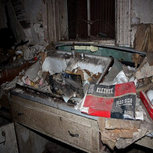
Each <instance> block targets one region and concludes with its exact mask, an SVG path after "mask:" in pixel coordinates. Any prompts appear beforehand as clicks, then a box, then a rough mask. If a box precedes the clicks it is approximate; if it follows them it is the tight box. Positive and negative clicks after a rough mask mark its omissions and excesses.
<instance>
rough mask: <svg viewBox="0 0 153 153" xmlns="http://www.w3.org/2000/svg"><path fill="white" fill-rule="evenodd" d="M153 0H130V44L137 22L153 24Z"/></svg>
mask: <svg viewBox="0 0 153 153" xmlns="http://www.w3.org/2000/svg"><path fill="white" fill-rule="evenodd" d="M152 14H153V1H152V0H132V4H131V44H132V46H133V41H134V36H135V33H136V31H137V26H138V25H139V24H149V23H151V24H153V15H152Z"/></svg>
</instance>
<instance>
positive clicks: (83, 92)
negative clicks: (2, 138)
mask: <svg viewBox="0 0 153 153" xmlns="http://www.w3.org/2000/svg"><path fill="white" fill-rule="evenodd" d="M14 53H15V54H13V55H15V57H13V59H14V60H13V61H12V64H10V63H9V64H7V65H5V66H3V67H2V68H1V70H2V69H10V68H14V67H16V66H17V67H18V66H20V65H24V64H25V63H27V62H28V63H30V66H29V67H28V69H24V67H23V69H22V70H20V72H18V75H17V76H16V77H15V78H14V79H13V80H12V81H11V82H5V83H3V84H2V85H1V88H2V90H3V91H6V90H7V91H8V90H11V89H14V88H16V86H20V87H28V88H31V89H34V90H35V91H36V92H37V91H39V92H43V93H50V95H51V96H52V97H54V98H60V99H61V98H62V99H63V103H65V102H66V103H68V102H72V103H73V104H74V109H76V110H78V111H81V112H82V113H86V114H88V115H93V116H98V117H106V118H116V119H130V120H133V121H134V122H135V123H134V124H133V123H131V122H128V123H127V124H128V125H132V128H130V129H129V128H128V127H123V129H122V128H121V127H120V128H118V127H114V128H111V129H109V128H110V125H109V126H108V127H106V126H107V124H106V120H105V121H101V120H100V119H99V121H98V122H99V124H102V123H101V122H105V127H103V128H102V127H101V126H100V131H101V133H102V135H103V136H102V138H101V139H102V141H103V142H104V143H106V144H107V145H108V146H109V147H110V148H112V149H113V148H114V147H115V146H118V148H123V146H124V147H126V145H127V143H128V142H129V141H130V143H132V142H134V141H136V140H138V139H139V138H140V137H142V136H144V135H146V134H147V133H149V132H151V126H150V127H149V130H145V131H144V130H143V129H145V125H143V126H142V127H141V121H143V122H145V123H147V124H151V122H152V120H151V118H152V119H153V66H152V65H150V64H149V62H148V58H147V57H145V58H143V61H142V62H141V64H140V65H139V67H131V66H129V65H125V64H122V62H121V61H119V60H118V59H115V58H113V60H112V61H111V62H112V63H111V62H110V63H111V64H110V63H107V66H108V67H107V71H104V67H102V68H101V67H100V66H97V65H94V66H93V64H90V62H91V60H90V59H88V58H86V57H85V56H84V58H81V56H80V55H79V54H78V55H75V56H74V54H77V53H73V54H71V53H68V52H67V53H61V54H60V53H58V56H59V57H57V54H56V50H52V51H48V50H47V49H46V47H45V46H39V45H35V46H31V47H28V46H26V45H24V46H22V47H20V48H18V49H17V51H15V52H14ZM85 59H87V61H88V64H89V65H88V66H87V65H86V63H85V62H84V61H85ZM91 59H92V58H91ZM111 59H112V58H111ZM93 61H94V62H95V61H96V62H97V63H99V62H100V61H98V60H97V59H93ZM79 62H80V63H81V64H80V63H79ZM3 63H4V62H3ZM79 64H80V65H79ZM99 65H102V63H100V64H99ZM91 67H92V69H91ZM143 103H144V105H143ZM143 106H145V107H146V108H147V110H146V109H145V107H143ZM148 113H149V115H150V116H148ZM137 120H139V121H138V122H139V123H137ZM112 122H113V121H112ZM107 123H108V121H107ZM135 124H136V127H135ZM112 126H113V125H112ZM131 129H132V132H131ZM139 130H140V131H141V134H142V135H139V136H138V135H137V133H138V132H139ZM142 131H143V132H142ZM133 136H134V137H133ZM131 138H133V139H132V140H131ZM118 140H119V141H118ZM121 140H124V143H123V141H122V144H121V143H120V141H121Z"/></svg>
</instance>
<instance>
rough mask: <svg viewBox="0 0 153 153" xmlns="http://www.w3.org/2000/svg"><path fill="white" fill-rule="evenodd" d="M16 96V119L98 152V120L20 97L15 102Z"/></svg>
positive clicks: (85, 148) (74, 144) (45, 132)
mask: <svg viewBox="0 0 153 153" xmlns="http://www.w3.org/2000/svg"><path fill="white" fill-rule="evenodd" d="M14 98H15V97H14ZM14 98H13V102H12V103H11V110H12V115H13V118H14V120H15V121H17V122H19V123H21V124H23V125H26V126H28V127H30V128H32V129H34V130H36V131H39V132H41V133H43V134H45V135H48V136H51V137H53V138H55V139H57V140H60V141H62V142H65V143H67V144H69V145H72V146H74V147H77V148H79V149H82V150H84V151H88V152H90V151H91V152H98V150H99V131H98V130H97V126H95V125H96V124H95V123H96V121H94V120H91V119H87V118H83V117H80V116H77V115H74V114H71V113H67V112H64V111H60V110H57V109H55V108H51V107H48V106H44V105H42V104H38V103H35V102H32V101H31V102H30V101H29V100H27V101H26V100H25V99H22V98H19V97H17V98H15V99H16V101H17V102H14V101H15V99H14ZM17 99H18V100H17ZM92 122H93V123H92ZM92 125H93V126H92Z"/></svg>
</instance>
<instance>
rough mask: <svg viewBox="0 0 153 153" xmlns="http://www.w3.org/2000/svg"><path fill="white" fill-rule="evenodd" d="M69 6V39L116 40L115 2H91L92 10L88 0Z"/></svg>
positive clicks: (72, 1)
mask: <svg viewBox="0 0 153 153" xmlns="http://www.w3.org/2000/svg"><path fill="white" fill-rule="evenodd" d="M67 5H68V29H67V30H68V37H69V39H87V38H92V39H93V38H94V39H115V0H107V1H106V0H89V6H90V7H89V8H90V9H87V5H88V2H87V0H68V1H67ZM88 16H90V17H88ZM88 19H89V20H88ZM89 25H90V26H89Z"/></svg>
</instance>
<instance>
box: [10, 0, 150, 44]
mask: <svg viewBox="0 0 153 153" xmlns="http://www.w3.org/2000/svg"><path fill="white" fill-rule="evenodd" d="M21 1H22V4H23V6H24V8H25V11H26V15H27V17H28V18H29V20H30V25H31V28H29V29H23V28H22V27H21V25H19V23H18V21H17V19H16V18H15V16H14V14H13V10H11V6H10V4H9V8H10V9H9V11H10V12H9V14H10V19H11V23H12V29H13V31H14V33H15V36H16V38H17V40H20V39H22V40H25V39H27V40H29V41H30V42H31V44H34V43H39V44H42V45H43V44H45V43H46V41H44V40H47V41H49V42H51V40H54V41H55V40H56V39H61V38H62V36H63V33H64V32H65V29H66V28H67V26H68V25H67V10H66V9H67V6H66V0H65V1H63V0H59V2H58V3H56V4H58V5H59V7H57V6H56V5H55V6H56V7H55V6H54V5H53V3H54V2H55V0H52V1H51V4H50V2H49V1H47V0H33V1H31V0H21ZM116 1H117V3H118V5H117V6H118V8H117V9H119V11H118V12H119V14H120V15H118V16H119V18H120V19H119V21H120V22H118V24H117V26H118V33H117V41H118V42H119V43H118V44H119V45H121V46H124V45H125V46H131V47H133V41H134V35H135V33H136V30H137V26H138V25H139V24H141V23H143V24H148V23H153V16H152V12H153V1H152V0H130V1H120V0H116ZM63 2H65V3H63ZM10 3H11V2H10ZM124 3H125V5H124ZM127 4H128V6H129V7H127ZM52 5H53V6H52ZM124 6H125V7H126V10H128V12H129V13H128V14H127V15H125V14H122V13H126V11H121V10H124V9H121V8H120V7H124ZM54 7H55V8H56V9H58V10H56V11H55V8H54ZM52 10H54V11H55V12H56V13H55V14H53V13H52ZM58 11H59V12H58ZM58 15H59V16H58ZM125 18H127V19H125ZM116 21H118V19H116ZM55 22H56V23H55ZM53 23H55V24H53ZM59 23H60V24H59ZM52 25H54V26H52ZM55 25H57V26H55ZM127 25H128V28H126V27H127ZM53 27H54V28H53ZM125 29H126V30H125ZM127 29H128V30H127ZM55 33H56V35H55ZM53 34H54V35H55V36H56V37H55V38H54V37H53ZM123 35H124V37H123ZM127 35H128V36H127ZM25 37H26V38H25ZM127 37H128V38H127Z"/></svg>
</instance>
